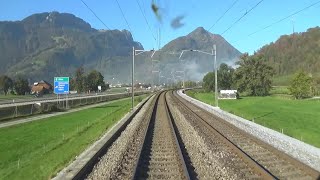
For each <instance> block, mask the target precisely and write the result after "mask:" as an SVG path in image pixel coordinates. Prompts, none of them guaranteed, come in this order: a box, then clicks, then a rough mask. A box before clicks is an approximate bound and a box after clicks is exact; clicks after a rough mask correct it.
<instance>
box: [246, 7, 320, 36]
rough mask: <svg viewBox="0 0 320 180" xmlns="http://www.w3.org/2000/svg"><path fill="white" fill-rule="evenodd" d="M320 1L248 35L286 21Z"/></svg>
mask: <svg viewBox="0 0 320 180" xmlns="http://www.w3.org/2000/svg"><path fill="white" fill-rule="evenodd" d="M319 3H320V1H317V2H315V3H313V4H311V5H309V6H307V7H304V8H302V9H300V10H298V11H296V12H294V13H292V14H290V15H288V16H286V17H284V18H282V19H279V20H278V21H276V22H273V23H271V24H269V25H268V26H265V27H263V28H261V29H259V30H257V31H255V32H253V33H251V34H249V35H248V36H252V35H254V34H256V33H258V32H260V31H263V30H265V29H267V28H269V27H271V26H273V25H275V24H278V23H280V22H282V21H284V20H286V19H288V18H290V17H292V16H294V15H296V14H299V13H301V12H303V11H305V10H307V9H309V8H311V7H313V6H315V5H317V4H319Z"/></svg>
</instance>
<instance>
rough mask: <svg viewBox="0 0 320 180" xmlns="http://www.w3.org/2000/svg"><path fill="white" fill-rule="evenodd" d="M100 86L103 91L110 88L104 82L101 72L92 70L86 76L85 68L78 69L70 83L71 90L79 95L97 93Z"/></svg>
mask: <svg viewBox="0 0 320 180" xmlns="http://www.w3.org/2000/svg"><path fill="white" fill-rule="evenodd" d="M98 86H101V91H105V90H107V89H108V88H109V85H108V84H106V83H105V82H104V77H103V75H102V74H101V73H100V72H98V71H96V70H92V71H90V72H89V73H88V74H86V73H85V71H84V68H83V66H81V67H79V68H77V69H76V71H75V75H74V77H73V78H72V79H71V81H70V89H71V90H75V91H77V92H78V93H81V92H92V91H94V92H97V91H98Z"/></svg>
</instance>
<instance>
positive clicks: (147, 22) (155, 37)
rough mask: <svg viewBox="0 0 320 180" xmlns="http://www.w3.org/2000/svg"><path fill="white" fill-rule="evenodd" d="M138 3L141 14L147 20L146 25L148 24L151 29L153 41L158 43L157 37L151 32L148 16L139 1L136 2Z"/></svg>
mask: <svg viewBox="0 0 320 180" xmlns="http://www.w3.org/2000/svg"><path fill="white" fill-rule="evenodd" d="M136 2H137V4H138V6H139V9H140V12H141V14H142V16H143V17H144V20H145V22H146V24H147V26H148V28H149V31H150V33H151V35H152V37H153V39H154V40H155V41H157V38H156V37H155V35H154V34H153V32H152V30H151V27H150V25H149V22H148V20H147V18H146V15H145V14H144V13H143V10H142V8H141V5H140V3H139V1H138V0H136Z"/></svg>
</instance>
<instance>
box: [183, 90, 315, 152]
mask: <svg viewBox="0 0 320 180" xmlns="http://www.w3.org/2000/svg"><path fill="white" fill-rule="evenodd" d="M187 94H188V95H189V96H191V97H194V98H196V99H198V100H200V101H202V102H205V103H207V104H211V105H213V104H214V95H213V93H205V92H195V91H188V92H187ZM219 106H220V108H221V109H223V110H225V111H228V112H230V113H233V114H235V115H237V116H241V117H243V118H245V119H248V120H251V121H252V120H254V122H256V123H258V124H261V125H263V126H266V127H269V128H271V129H274V130H276V131H281V129H283V132H284V134H286V135H289V136H291V137H294V138H296V139H299V140H301V139H302V141H304V142H306V143H308V144H311V145H314V146H316V147H320V109H319V107H320V100H292V99H290V98H286V97H283V96H276V95H274V96H267V97H241V99H238V100H219Z"/></svg>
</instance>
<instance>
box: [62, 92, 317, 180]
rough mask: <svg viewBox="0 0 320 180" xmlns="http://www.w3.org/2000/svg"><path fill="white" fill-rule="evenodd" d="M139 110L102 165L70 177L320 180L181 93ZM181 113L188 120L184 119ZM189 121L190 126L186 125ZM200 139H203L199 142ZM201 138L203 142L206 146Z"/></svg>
mask: <svg viewBox="0 0 320 180" xmlns="http://www.w3.org/2000/svg"><path fill="white" fill-rule="evenodd" d="M139 111H140V112H141V113H140V112H136V113H135V114H136V115H135V116H136V117H134V118H133V119H132V121H131V122H130V124H129V125H127V126H126V127H123V128H121V133H120V132H117V134H115V135H114V138H113V139H114V140H113V141H112V142H111V141H110V142H109V145H107V147H108V149H107V150H105V152H106V153H105V155H99V156H96V158H97V159H100V160H95V161H99V162H98V163H97V164H96V165H95V166H94V167H93V168H91V169H88V168H87V169H85V168H83V170H85V171H86V172H83V171H80V172H79V173H80V174H82V175H81V176H80V175H79V173H78V174H76V175H75V176H73V177H72V178H70V179H84V178H87V179H202V178H205V179H206V178H208V177H212V178H213V179H219V177H221V178H224V179H228V178H235V179H318V178H319V177H320V173H319V172H317V171H315V170H313V169H312V168H310V167H309V166H306V165H304V164H303V163H300V162H299V161H297V160H295V159H293V158H291V157H290V156H288V155H286V154H284V153H282V152H280V151H279V150H276V149H275V148H273V147H271V146H270V145H268V144H266V143H264V142H262V141H260V140H258V139H257V138H255V137H253V136H251V135H249V134H247V133H245V132H244V131H242V130H240V129H238V128H236V127H235V126H233V125H231V124H229V123H228V122H226V121H224V120H222V119H220V118H218V117H216V116H214V115H213V114H212V113H210V112H207V111H205V110H203V109H201V108H199V107H197V106H195V105H193V104H191V103H189V102H187V101H186V100H184V99H183V98H182V97H179V96H178V95H177V94H176V93H173V92H170V91H165V92H160V93H157V94H156V95H154V97H153V98H150V100H149V101H148V102H147V103H145V104H144V107H143V108H141V110H140V109H139ZM173 112H174V113H173ZM177 112H179V113H180V114H183V116H184V117H185V118H184V119H181V118H179V117H178V116H177ZM179 113H178V114H179ZM139 114H140V115H139ZM186 122H188V124H189V128H188V127H187V126H185V127H183V126H182V125H183V124H185V123H186ZM190 129H194V130H192V131H193V132H194V133H193V134H194V135H195V132H196V131H197V132H198V135H195V136H194V135H193V136H189V140H188V145H187V146H186V145H185V143H186V142H185V141H184V140H185V139H186V137H187V136H186V132H187V134H189V133H190ZM188 131H189V133H188ZM196 136H199V137H200V136H201V137H200V139H199V138H198V137H197V138H198V139H196V138H195V137H196ZM190 138H191V141H190ZM193 139H194V140H193ZM197 140H198V141H199V140H200V141H201V145H200V146H199V144H198V142H197ZM190 142H191V146H190ZM199 147H200V148H199ZM206 148H207V149H206ZM195 153H196V154H197V155H196V156H195ZM199 153H200V156H199ZM202 153H206V154H202ZM219 154H224V155H221V156H220V155H219ZM210 158H212V159H210ZM192 160H196V163H195V162H192ZM91 162H92V161H91ZM212 163H214V164H212ZM210 166H211V167H210ZM216 167H217V168H216ZM196 171H197V172H196ZM203 176H205V177H203ZM67 179H69V178H67ZM210 179H211V178H210Z"/></svg>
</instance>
